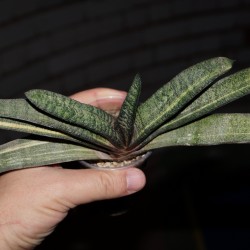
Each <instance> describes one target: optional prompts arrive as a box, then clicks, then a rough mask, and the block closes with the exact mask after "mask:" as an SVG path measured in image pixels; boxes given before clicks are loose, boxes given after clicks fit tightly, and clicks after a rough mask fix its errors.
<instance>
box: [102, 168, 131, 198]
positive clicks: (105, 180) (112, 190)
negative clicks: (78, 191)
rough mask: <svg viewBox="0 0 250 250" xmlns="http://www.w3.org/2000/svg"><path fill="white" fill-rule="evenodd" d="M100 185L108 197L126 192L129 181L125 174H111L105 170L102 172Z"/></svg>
mask: <svg viewBox="0 0 250 250" xmlns="http://www.w3.org/2000/svg"><path fill="white" fill-rule="evenodd" d="M99 180H100V181H99V185H100V188H101V191H102V192H104V195H105V196H107V197H113V196H118V195H123V194H126V192H127V183H126V179H125V177H124V176H123V175H116V174H110V173H107V172H105V171H103V172H100V178H99Z"/></svg>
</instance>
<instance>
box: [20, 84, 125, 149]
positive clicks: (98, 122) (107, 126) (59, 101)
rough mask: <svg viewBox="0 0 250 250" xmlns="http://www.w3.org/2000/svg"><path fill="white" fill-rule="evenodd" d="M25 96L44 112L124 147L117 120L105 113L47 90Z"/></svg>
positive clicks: (29, 92) (28, 93)
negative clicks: (116, 126)
mask: <svg viewBox="0 0 250 250" xmlns="http://www.w3.org/2000/svg"><path fill="white" fill-rule="evenodd" d="M25 95H26V97H27V98H28V99H29V101H31V102H32V103H33V104H34V105H35V106H36V107H37V108H39V109H41V110H43V111H44V112H46V113H48V114H50V115H52V116H54V117H57V118H59V119H60V120H62V121H65V122H68V123H71V124H74V125H77V126H80V127H83V128H86V129H88V130H90V131H93V132H94V133H97V134H99V135H101V136H102V137H104V138H106V139H107V140H109V141H111V142H112V144H114V145H115V146H121V145H122V140H121V138H120V136H119V133H117V132H116V131H115V130H114V122H115V119H114V117H113V116H111V115H109V114H108V113H106V112H105V111H103V110H101V109H98V108H96V107H94V106H91V105H87V104H84V103H80V102H78V101H76V100H73V99H71V98H69V97H66V96H63V95H61V94H57V93H54V92H51V91H47V90H39V89H34V90H30V91H28V92H26V93H25Z"/></svg>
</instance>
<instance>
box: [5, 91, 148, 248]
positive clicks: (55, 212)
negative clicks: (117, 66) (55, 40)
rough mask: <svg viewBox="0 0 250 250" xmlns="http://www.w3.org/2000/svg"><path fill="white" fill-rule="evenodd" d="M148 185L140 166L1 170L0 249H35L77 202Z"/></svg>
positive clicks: (95, 99)
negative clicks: (97, 168)
mask: <svg viewBox="0 0 250 250" xmlns="http://www.w3.org/2000/svg"><path fill="white" fill-rule="evenodd" d="M125 95H126V93H125V92H121V91H117V90H112V89H105V88H98V89H92V90H87V91H82V92H80V93H77V94H75V95H73V96H72V98H74V99H76V100H78V101H81V102H85V103H91V104H92V105H95V106H98V107H100V108H101V107H102V105H103V100H104V99H105V98H107V97H110V98H112V96H113V97H114V98H117V99H119V98H120V100H121V102H122V101H123V100H124V98H125ZM144 185H145V175H144V174H143V172H142V171H141V170H139V169H137V168H128V169H123V170H117V171H105V170H103V171H101V170H94V169H80V170H72V169H63V168H61V167H60V166H59V165H54V166H43V167H37V168H29V169H22V170H15V171H11V172H8V173H5V174H2V175H0V249H2V250H12V249H13V250H19V249H20V250H21V249H22V250H23V249H33V248H34V247H35V246H37V245H39V244H40V242H41V241H42V240H43V239H44V238H45V237H46V236H47V235H49V234H50V233H52V232H53V230H54V229H55V227H56V225H57V224H58V223H59V222H60V221H62V220H63V219H64V218H65V216H66V215H67V213H68V211H69V210H70V209H72V208H74V207H76V206H77V205H80V204H85V203H89V202H92V201H96V200H104V199H110V198H116V197H121V196H126V195H129V194H132V193H134V192H137V191H139V190H140V189H142V188H143V186H144Z"/></svg>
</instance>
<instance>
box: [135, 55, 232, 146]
mask: <svg viewBox="0 0 250 250" xmlns="http://www.w3.org/2000/svg"><path fill="white" fill-rule="evenodd" d="M231 66H232V61H231V60H229V59H227V58H224V57H218V58H212V59H209V60H206V61H203V62H201V63H198V64H196V65H194V66H192V67H189V68H188V69H186V70H184V71H183V72H181V73H180V74H178V75H177V76H176V77H175V78H173V79H172V80H171V81H170V82H169V83H167V84H165V85H164V86H163V87H162V88H160V89H159V90H158V91H157V92H156V93H155V94H153V95H152V96H151V97H150V98H149V99H148V100H146V102H144V103H143V104H141V105H140V106H139V108H138V112H137V115H136V120H135V127H136V132H137V134H136V135H135V137H136V138H135V141H134V142H133V143H132V146H133V145H136V144H139V143H140V142H141V141H142V140H143V139H145V138H147V136H149V134H150V133H152V132H153V131H154V130H155V129H156V128H158V127H159V126H160V125H162V123H164V122H166V121H167V120H168V119H169V118H171V117H172V116H173V115H175V114H176V113H177V112H178V111H179V110H180V109H181V108H183V106H184V105H186V104H187V103H189V102H190V101H191V100H192V99H193V98H194V97H195V96H196V95H197V94H199V93H200V92H201V91H202V90H203V89H204V88H205V87H207V86H208V85H209V84H211V82H212V81H213V80H215V79H216V78H217V77H219V76H220V75H222V74H223V73H225V72H227V71H228V70H229V69H230V68H231Z"/></svg>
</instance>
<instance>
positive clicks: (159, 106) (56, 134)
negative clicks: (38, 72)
mask: <svg viewBox="0 0 250 250" xmlns="http://www.w3.org/2000/svg"><path fill="white" fill-rule="evenodd" d="M232 63H233V62H232V60H230V59H228V58H225V57H216V58H212V59H208V60H205V61H203V62H200V63H198V64H195V65H193V66H191V67H189V68H187V69H185V70H184V71H182V72H181V73H180V74H178V75H177V76H176V77H174V78H173V79H172V80H171V81H170V82H168V83H167V84H165V85H163V87H161V88H160V89H159V90H158V91H156V92H155V93H154V94H153V95H152V96H151V97H150V98H148V99H147V100H146V101H145V102H143V103H140V102H139V96H140V91H141V79H140V77H139V75H136V76H135V78H134V80H133V83H132V85H131V87H130V89H129V90H128V94H127V97H126V99H125V101H124V102H123V104H122V107H121V109H120V112H119V115H118V116H116V117H115V116H112V115H110V114H108V113H107V112H105V111H104V110H101V109H98V108H96V107H93V106H91V105H87V104H83V103H80V102H78V101H75V100H73V99H71V98H68V97H65V96H63V95H60V94H57V93H54V92H50V91H47V90H38V89H35V90H30V91H28V92H26V93H25V95H26V98H25V99H2V100H0V128H2V129H9V130H16V131H21V132H25V133H29V134H31V135H36V136H35V137H32V136H28V137H26V138H22V139H17V140H14V141H11V142H8V143H6V144H4V145H1V146H0V172H5V171H9V170H13V169H19V168H27V167H35V166H41V165H48V164H55V163H63V162H69V161H80V160H97V161H98V160H100V159H101V160H102V161H103V160H107V161H110V160H112V161H114V160H115V161H121V160H124V159H129V158H133V157H135V156H138V155H141V154H144V153H145V152H148V151H152V150H154V149H157V148H161V147H170V146H183V145H187V146H193V145H215V144H225V143H230V144H232V143H249V142H250V114H240V113H234V114H225V113H223V114H219V113H217V114H211V112H212V111H214V110H215V109H217V108H219V107H221V106H223V105H225V104H227V103H229V102H231V101H233V100H235V99H238V98H240V97H242V96H244V95H247V94H249V93H250V68H247V69H243V70H241V71H239V72H236V73H234V74H231V75H227V76H226V77H222V75H223V74H225V73H226V72H227V71H229V70H230V68H231V67H232ZM218 78H219V80H218Z"/></svg>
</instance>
